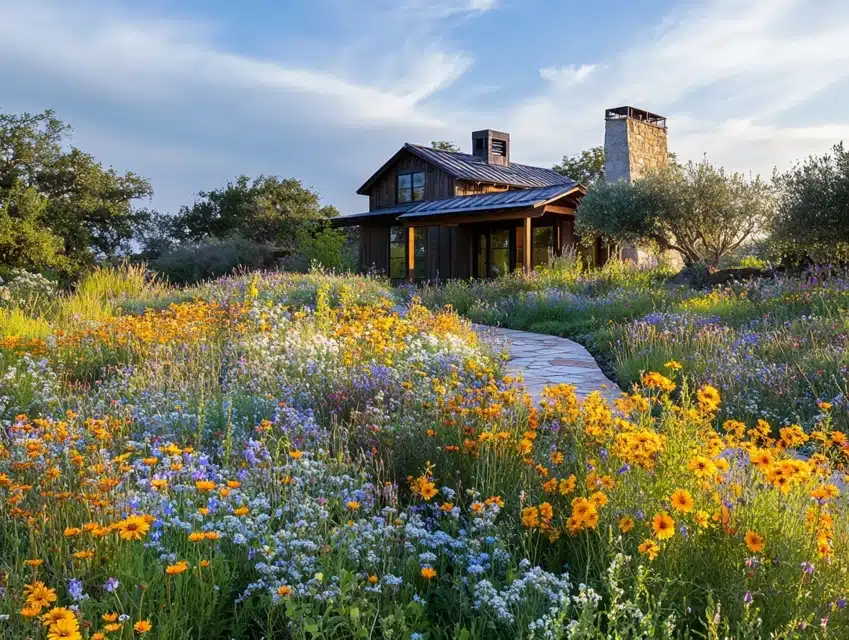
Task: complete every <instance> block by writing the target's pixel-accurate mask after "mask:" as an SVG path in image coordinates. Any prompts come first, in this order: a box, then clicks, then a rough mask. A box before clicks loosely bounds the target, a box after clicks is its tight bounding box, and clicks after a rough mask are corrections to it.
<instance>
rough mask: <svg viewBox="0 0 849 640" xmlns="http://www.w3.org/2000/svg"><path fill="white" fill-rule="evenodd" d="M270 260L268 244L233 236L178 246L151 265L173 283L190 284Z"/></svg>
mask: <svg viewBox="0 0 849 640" xmlns="http://www.w3.org/2000/svg"><path fill="white" fill-rule="evenodd" d="M273 259H274V251H273V249H272V247H270V246H269V245H267V244H263V243H259V242H254V241H253V240H247V239H245V238H239V237H234V238H229V239H227V240H211V241H206V242H202V243H199V244H193V245H186V246H181V247H178V248H176V249H174V250H172V251H170V252H168V253H166V254H165V255H163V256H161V257H159V258H157V259H156V260H154V261H153V263H152V264H151V268H152V269H153V270H154V271H156V272H157V273H159V274H161V275H162V276H163V277H165V278H166V279H168V280H169V281H170V282H172V283H174V284H192V283H196V282H200V281H201V280H208V279H210V278H217V277H219V276H223V275H227V274H229V273H233V272H234V271H236V270H237V269H260V268H262V267H267V266H269V265H270V264H271V263H272V262H273Z"/></svg>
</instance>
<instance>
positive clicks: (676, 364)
mask: <svg viewBox="0 0 849 640" xmlns="http://www.w3.org/2000/svg"><path fill="white" fill-rule="evenodd" d="M663 366H664V367H666V368H667V369H669V370H670V371H678V370H679V369H682V368H683V367H682V366H681V363H680V362H676V361H675V360H670V361H669V362H667V363H666V364H664V365H663Z"/></svg>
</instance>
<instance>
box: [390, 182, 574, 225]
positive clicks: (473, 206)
mask: <svg viewBox="0 0 849 640" xmlns="http://www.w3.org/2000/svg"><path fill="white" fill-rule="evenodd" d="M579 188H580V186H579V185H578V184H577V183H576V182H573V181H571V180H570V181H569V183H568V184H561V185H556V186H553V187H540V188H537V189H517V190H515V191H499V192H497V193H484V194H481V195H477V196H458V197H456V198H446V199H444V200H427V201H425V202H419V203H417V204H416V205H415V206H414V207H413V208H411V209H410V210H409V211H407V212H406V213H404V214H402V215H400V216H398V217H399V218H417V217H420V216H433V215H445V214H448V213H471V212H474V211H492V210H494V209H525V208H528V207H539V206H542V205H544V204H548V203H550V202H551V201H553V200H557V199H558V198H561V197H563V196H565V195H566V194H568V193H571V192H573V191H575V190H576V189H579Z"/></svg>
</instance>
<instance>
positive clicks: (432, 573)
mask: <svg viewBox="0 0 849 640" xmlns="http://www.w3.org/2000/svg"><path fill="white" fill-rule="evenodd" d="M435 577H436V569H433V568H431V567H422V578H424V579H425V580H432V579H433V578H435Z"/></svg>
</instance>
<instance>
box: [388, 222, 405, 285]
mask: <svg viewBox="0 0 849 640" xmlns="http://www.w3.org/2000/svg"><path fill="white" fill-rule="evenodd" d="M389 277H390V278H394V279H397V280H403V279H404V278H406V277H407V230H406V229H405V228H404V227H389Z"/></svg>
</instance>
